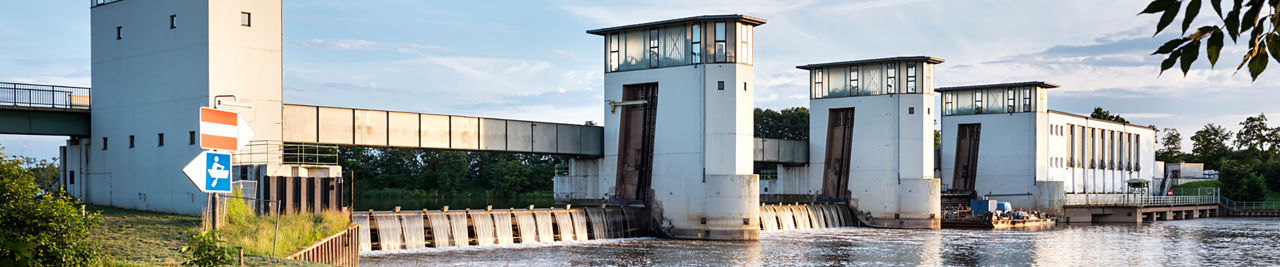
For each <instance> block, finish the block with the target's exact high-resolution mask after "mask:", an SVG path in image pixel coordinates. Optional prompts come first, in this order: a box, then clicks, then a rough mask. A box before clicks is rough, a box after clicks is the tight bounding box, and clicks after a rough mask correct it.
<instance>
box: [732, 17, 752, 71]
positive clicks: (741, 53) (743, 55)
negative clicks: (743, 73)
mask: <svg viewBox="0 0 1280 267" xmlns="http://www.w3.org/2000/svg"><path fill="white" fill-rule="evenodd" d="M735 25H738V42H739V43H740V45H738V62H741V63H745V64H751V28H752V27H751V26H750V25H746V24H735Z"/></svg>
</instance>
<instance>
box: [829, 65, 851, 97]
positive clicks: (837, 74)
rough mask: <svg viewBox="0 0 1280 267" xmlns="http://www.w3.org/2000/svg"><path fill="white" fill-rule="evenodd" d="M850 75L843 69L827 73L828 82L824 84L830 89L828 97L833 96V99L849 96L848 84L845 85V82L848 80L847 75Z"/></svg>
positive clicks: (833, 69)
mask: <svg viewBox="0 0 1280 267" xmlns="http://www.w3.org/2000/svg"><path fill="white" fill-rule="evenodd" d="M848 74H849V72H848V71H844V70H843V69H840V68H831V71H829V72H828V73H827V80H826V82H824V83H823V84H825V85H826V86H827V88H828V89H827V90H828V91H830V92H831V93H829V94H827V95H828V96H832V97H844V96H849V90H848V88H847V84H845V82H844V81H845V80H846V78H845V75H848Z"/></svg>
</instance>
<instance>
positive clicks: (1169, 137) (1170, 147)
mask: <svg viewBox="0 0 1280 267" xmlns="http://www.w3.org/2000/svg"><path fill="white" fill-rule="evenodd" d="M1163 132H1164V136H1162V137H1160V144H1161V145H1163V146H1162V147H1160V150H1159V151H1156V160H1159V161H1163V162H1182V134H1180V133H1178V129H1174V128H1164V131H1163Z"/></svg>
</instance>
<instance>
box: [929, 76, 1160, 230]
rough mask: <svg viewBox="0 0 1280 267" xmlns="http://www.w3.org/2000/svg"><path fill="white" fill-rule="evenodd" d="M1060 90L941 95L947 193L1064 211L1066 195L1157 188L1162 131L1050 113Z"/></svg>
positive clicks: (998, 88) (1012, 87) (998, 87)
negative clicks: (1137, 185)
mask: <svg viewBox="0 0 1280 267" xmlns="http://www.w3.org/2000/svg"><path fill="white" fill-rule="evenodd" d="M1056 87H1058V85H1055V84H1052V83H1046V82H1019V83H1004V84H987V85H974V86H958V87H946V88H938V89H937V91H938V92H941V93H942V112H943V113H942V147H941V148H940V152H941V153H940V154H941V162H942V164H941V166H940V168H939V169H940V173H941V174H942V183H943V188H944V190H949V191H952V192H961V193H971V194H973V195H974V196H975V197H978V198H982V197H986V198H990V199H998V200H1002V201H1008V202H1011V203H1013V205H1014V206H1015V207H1016V208H1033V209H1039V210H1042V211H1055V212H1060V211H1061V209H1062V199H1063V197H1064V195H1065V194H1121V193H1129V192H1133V191H1134V190H1135V189H1134V188H1130V187H1129V185H1128V184H1129V182H1131V179H1139V180H1142V181H1146V182H1150V181H1152V179H1153V178H1154V174H1155V172H1154V169H1155V154H1154V153H1155V129H1153V128H1150V127H1147V126H1138V125H1133V124H1126V123H1118V122H1113V121H1108V120H1101V119H1095V118H1089V117H1087V116H1081V115H1076V114H1071V113H1066V112H1060V111H1054V110H1049V109H1048V98H1047V92H1048V89H1051V88H1056ZM1135 181H1136V180H1135Z"/></svg>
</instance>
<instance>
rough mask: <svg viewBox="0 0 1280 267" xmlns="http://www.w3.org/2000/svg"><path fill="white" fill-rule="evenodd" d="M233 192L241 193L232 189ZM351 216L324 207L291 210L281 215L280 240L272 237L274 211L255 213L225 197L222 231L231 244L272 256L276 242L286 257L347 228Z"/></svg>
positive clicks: (277, 249) (257, 253) (274, 219)
mask: <svg viewBox="0 0 1280 267" xmlns="http://www.w3.org/2000/svg"><path fill="white" fill-rule="evenodd" d="M231 195H232V196H242V193H240V190H238V189H237V190H234V191H233V192H232V193H231ZM349 225H351V220H350V219H348V217H347V214H345V213H342V212H338V211H332V210H330V211H325V212H323V213H320V214H307V213H293V214H283V215H281V216H280V228H279V229H280V230H279V240H278V241H279V243H272V241H275V239H274V238H275V235H276V217H275V215H274V214H269V215H263V216H258V215H257V214H254V213H253V211H251V210H250V209H249V206H248V205H247V204H245V201H244V200H241V199H235V198H229V199H227V224H226V225H224V226H222V230H221V234H222V237H223V238H225V239H226V240H227V242H228V244H230V245H231V246H236V247H241V248H244V252H245V253H246V254H252V255H262V256H268V257H270V256H271V252H272V247H273V245H275V249H276V256H278V257H285V256H287V255H289V253H293V252H295V251H297V250H298V249H301V248H303V247H306V246H308V245H311V243H315V242H316V241H319V240H320V239H322V238H325V237H328V236H330V235H333V234H335V233H338V232H339V231H343V230H346V229H347V226H349Z"/></svg>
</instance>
